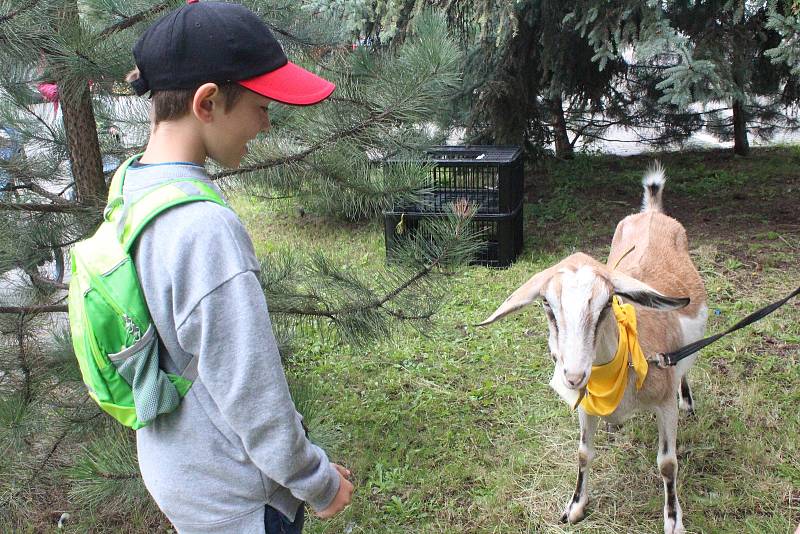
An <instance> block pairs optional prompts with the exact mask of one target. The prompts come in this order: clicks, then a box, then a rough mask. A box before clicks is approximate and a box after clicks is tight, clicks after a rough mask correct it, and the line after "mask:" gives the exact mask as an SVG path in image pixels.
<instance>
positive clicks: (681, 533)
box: [664, 517, 686, 534]
mask: <svg viewBox="0 0 800 534" xmlns="http://www.w3.org/2000/svg"><path fill="white" fill-rule="evenodd" d="M685 533H686V530H685V529H684V528H683V521H682V520H681V518H680V517H677V518H676V519H671V518H669V517H668V518H666V519H665V520H664V534H685Z"/></svg>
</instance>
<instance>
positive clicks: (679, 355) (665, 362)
mask: <svg viewBox="0 0 800 534" xmlns="http://www.w3.org/2000/svg"><path fill="white" fill-rule="evenodd" d="M798 294H800V287H798V288H797V289H795V290H794V291H792V292H791V293H790V294H789V296H788V297H786V298H783V299H781V300H779V301H777V302H773V303H772V304H770V305H769V306H765V307H763V308H761V309H760V310H758V311H756V312H753V313H751V314H750V315H748V316H747V317H745V318H744V319H742V320H741V321H739V322H738V323H736V324H735V325H733V326H732V327H730V328H729V329H728V330H726V331H724V332H722V333H721V334H715V335H713V336H709V337H707V338H705V339H701V340H700V341H695V342H694V343H690V344H688V345H686V346H685V347H681V348H680V349H678V350H674V351H672V352H667V353H666V354H660V353H659V354H656V355H655V358H653V359H651V360H649V361H650V362H653V363H655V364H657V365H658V366H659V367H667V366H670V365H675V364H676V363H678V362H679V361H681V360H682V359H684V358H686V357H688V356H691V355H692V354H694V353H695V352H697V351H698V350H700V349H702V348H703V347H705V346H707V345H710V344H712V343H713V342H715V341H716V340H718V339H719V338H721V337H723V336H727V335H728V334H730V333H731V332H735V331H736V330H739V329H740V328H744V327H745V326H747V325H749V324H752V323H754V322H756V321H758V320H759V319H763V318H764V317H766V316H767V315H769V314H770V313H772V312H774V311H775V310H777V309H778V308H780V307H781V306H783V305H784V304H786V303H787V302H788V301H789V300H790V299H791V298H792V297H795V296H797V295H798Z"/></svg>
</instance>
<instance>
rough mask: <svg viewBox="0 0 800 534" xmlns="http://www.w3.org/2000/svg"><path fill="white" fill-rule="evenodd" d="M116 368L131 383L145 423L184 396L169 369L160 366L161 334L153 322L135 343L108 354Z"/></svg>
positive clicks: (142, 420) (137, 408) (141, 420)
mask: <svg viewBox="0 0 800 534" xmlns="http://www.w3.org/2000/svg"><path fill="white" fill-rule="evenodd" d="M108 358H109V360H111V363H113V364H114V366H115V367H116V368H117V372H118V373H119V374H120V375H121V376H122V378H124V379H125V381H126V382H127V383H128V384H130V386H131V389H132V390H133V402H134V405H135V406H136V418H137V419H138V420H139V421H140V422H141V423H142V424H144V425H146V424H147V423H149V422H150V421H152V420H153V419H155V418H156V416H158V415H159V414H162V413H169V412H171V411H173V410H174V409H175V408H177V407H178V404H179V403H180V401H181V397H180V395H179V393H178V390H177V388H176V387H175V385H174V384H173V383H172V381H171V380H170V379H169V376H168V375H167V373H165V372H164V371H162V370H161V369H160V368H159V367H158V336H157V335H156V331H155V327H154V326H153V325H152V324H151V325H150V326H149V328H148V329H147V331H146V332H145V334H144V335H143V336H142V338H141V339H139V340H138V341H137V342H136V343H135V344H133V345H132V346H130V347H128V348H127V349H125V350H123V351H122V352H118V353H116V354H109V355H108Z"/></svg>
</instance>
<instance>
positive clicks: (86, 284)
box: [68, 155, 226, 430]
mask: <svg viewBox="0 0 800 534" xmlns="http://www.w3.org/2000/svg"><path fill="white" fill-rule="evenodd" d="M136 158H138V155H137V156H133V157H132V158H130V159H128V160H127V161H125V163H123V164H122V165H121V166H120V168H119V169H118V170H117V172H116V174H114V178H113V179H112V181H111V186H110V188H109V189H110V191H109V195H108V205H107V206H106V209H105V211H104V212H103V222H102V223H101V224H100V227H99V228H98V229H97V231H96V232H95V234H94V235H93V236H92V237H90V238H88V239H86V240H84V241H81V242H80V243H77V244H76V245H75V246H74V247H73V249H72V254H71V259H72V261H71V266H72V279H71V280H70V284H69V297H68V299H69V300H68V308H69V324H70V331H71V334H72V344H73V347H74V349H75V356H76V357H77V359H78V364H79V366H80V369H81V375H82V376H83V381H84V383H85V384H86V387H87V388H88V390H89V396H90V397H92V399H94V400H95V402H97V404H98V405H100V408H101V409H102V410H103V411H105V412H107V413H109V414H110V415H111V416H112V417H114V418H115V419H116V420H117V421H119V422H120V423H122V424H123V425H125V426H128V427H131V428H133V429H134V430H135V429H139V428H142V427H144V426H146V425H147V424H149V423H150V422H151V421H153V420H154V419H155V418H156V416H158V415H159V414H163V413H169V412H171V411H173V410H174V409H175V408H177V406H178V404H179V403H180V401H181V399H182V398H183V397H184V396H185V395H186V393H187V392H188V391H189V388H190V387H191V386H192V381H193V380H194V378H195V377H196V374H197V362H196V361H193V362H192V364H190V365H189V366H188V368H187V369H186V370H185V371H184V372H183V374H182V375H175V374H171V373H166V372H164V371H163V370H162V369H160V368H159V362H158V335H157V334H156V330H155V326H154V325H153V322H152V320H151V318H150V312H149V311H148V309H147V303H146V302H145V300H144V296H143V294H142V289H141V286H140V284H139V278H138V277H137V275H136V267H135V265H134V263H133V259H132V258H131V255H130V248H131V246H132V245H133V243H134V242H135V240H136V238H137V236H138V235H139V233H140V232H141V231H142V230H143V229H144V227H145V226H146V225H147V224H148V223H149V222H150V221H151V220H153V218H154V217H156V216H158V215H159V214H160V213H161V212H163V211H165V210H167V209H169V208H171V207H173V206H177V205H179V204H185V203H187V202H195V201H199V200H206V201H211V202H216V203H217V204H220V205H222V206H225V205H226V204H225V201H224V200H223V199H222V197H220V195H219V193H218V192H217V191H215V190H214V188H212V187H210V186H209V185H208V184H206V183H204V182H202V181H198V180H195V179H178V180H171V181H169V182H165V183H163V184H159V185H158V186H155V187H153V188H152V189H150V190H148V191H146V192H145V193H144V194H143V195H142V196H141V197H139V199H138V200H136V201H134V202H132V203H129V204H125V203H124V201H123V198H122V185H123V182H124V180H125V172H126V171H127V169H128V167H129V166H130V164H131V163H132V162H133V161H134V160H135V159H136Z"/></svg>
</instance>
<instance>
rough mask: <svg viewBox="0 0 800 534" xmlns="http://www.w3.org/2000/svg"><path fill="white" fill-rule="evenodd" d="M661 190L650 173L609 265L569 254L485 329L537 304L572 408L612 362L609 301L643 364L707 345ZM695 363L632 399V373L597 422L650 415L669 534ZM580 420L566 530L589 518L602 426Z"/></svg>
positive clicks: (681, 244)
mask: <svg viewBox="0 0 800 534" xmlns="http://www.w3.org/2000/svg"><path fill="white" fill-rule="evenodd" d="M664 182H665V176H664V170H663V168H662V167H661V166H660V165H658V164H656V166H655V167H653V168H651V169H650V170H649V171H648V173H647V174H646V175H645V177H644V179H643V181H642V185H643V186H644V196H643V202H642V211H641V212H640V213H637V214H635V215H630V216H628V217H626V218H625V219H623V220H622V221H621V222H620V223H619V224H618V225H617V230H616V232H615V233H614V239H613V241H612V243H611V252H610V254H609V257H608V262H607V263H606V264H605V265H603V264H602V263H600V262H598V261H596V260H594V259H593V258H591V257H589V256H587V255H586V254H581V253H577V254H573V255H571V256H569V257H567V258H565V259H564V260H562V261H561V262H559V263H557V264H556V265H554V266H552V267H550V268H548V269H546V270H544V271H542V272H540V273H538V274H536V275H534V276H533V277H532V278H531V279H530V280H528V281H527V282H526V283H525V284H524V285H522V286H521V287H520V288H519V289H517V290H516V291H515V292H514V293H513V294H512V295H511V296H510V297H508V299H506V301H505V302H504V303H503V304H502V305H501V306H500V307H499V308H498V309H497V311H495V312H494V313H493V314H492V315H491V316H490V317H489V318H488V319H486V321H484V322H483V323H481V324H482V325H483V324H489V323H491V322H494V321H495V320H497V319H499V318H501V317H503V316H505V315H508V314H509V313H512V312H514V311H516V310H519V309H520V308H522V307H524V306H527V305H528V304H531V303H532V302H533V301H534V300H537V299H542V301H543V306H544V310H545V313H546V315H547V319H548V326H549V330H550V336H549V339H548V344H549V347H550V353H551V356H552V358H553V361H554V363H555V369H556V371H555V375H554V376H553V382H551V384H553V386H554V388H555V389H556V390H561V394H562V396H564V397H565V398H566V397H567V396H569V394H570V393H572V394H573V395H574V397H573V398H574V399H577V398H579V397H580V396H581V395H582V393H583V392H585V387H586V384H587V383H588V381H589V376H590V374H591V371H592V366H593V365H602V364H604V363H608V362H609V361H611V360H612V358H613V357H614V355H615V354H616V351H617V343H618V339H619V331H618V327H617V322H616V319H615V316H614V312H613V311H612V309H611V298H612V296H613V295H618V296H619V297H621V298H622V299H623V301H629V302H632V303H633V304H634V306H635V310H636V316H637V323H638V334H639V342H640V344H641V347H642V350H643V351H644V355H645V357H647V358H650V357H652V356H654V355H655V354H656V353H665V352H669V351H672V350H675V349H677V348H679V347H680V346H682V345H684V344H687V343H691V342H692V341H696V340H698V339H700V338H702V336H703V333H704V331H705V325H706V319H707V317H708V308H707V305H706V292H705V287H704V286H703V281H702V280H701V279H700V275H699V274H698V272H697V269H696V268H695V266H694V264H693V263H692V260H691V259H690V257H689V250H688V242H687V239H686V231H685V230H684V228H683V226H682V225H681V224H680V223H679V222H678V221H676V220H675V219H673V218H671V217H668V216H667V215H665V214H664V213H663V212H662V206H661V196H662V191H663V187H664ZM667 295H673V296H667ZM694 359H695V356H692V357H690V358H687V359H684V360H682V361H681V362H680V363H679V364H678V365H677V366H676V367H669V368H659V367H657V366H656V365H653V364H651V365H650V366H649V369H648V372H647V377H646V379H645V380H644V383H643V384H642V386H641V389H638V390H637V388H636V385H635V382H636V374H635V372H634V371H633V369H632V368H628V384H627V388H626V389H625V393H624V395H623V397H622V400H621V402H620V404H619V405H618V406H617V408H616V409H615V410H614V411H613V412H612V413H610V414H609V415H608V416H604V417H603V419H604V420H606V421H608V422H609V423H611V424H613V425H618V424H621V423H622V422H623V421H624V420H625V419H626V418H627V417H628V416H629V415H630V414H631V413H632V412H633V411H634V410H636V409H637V408H647V409H650V410H653V411H654V412H655V413H656V417H657V420H658V434H659V444H658V467H659V470H660V471H661V476H662V478H663V480H664V532H665V533H667V534H676V533H682V532H684V528H683V519H682V512H681V507H680V504H679V503H678V497H677V492H676V484H677V476H678V462H677V457H676V454H675V439H676V433H677V427H678V402H677V398H678V397H680V406H681V408H684V409H686V410H688V411H689V412H690V413H691V411H692V410H693V401H692V394H691V390H690V388H689V384H688V382H687V381H686V376H685V375H686V371H687V370H688V369H689V367H690V366H691V365H692V364H693V363H694ZM578 417H579V420H580V445H579V448H578V481H577V486H576V488H575V492H574V494H573V495H572V498H571V499H570V500H569V502H568V503H567V505H566V507H565V509H564V512H563V514H562V516H561V521H562V522H567V521H568V522H570V523H576V522H578V521H580V520H581V519H583V518H584V516H585V514H586V504H587V503H588V501H589V497H588V491H587V478H588V472H589V466H590V464H591V462H592V460H593V458H594V456H595V449H594V445H593V440H594V434H595V431H596V429H597V424H598V421H599V419H600V417H598V416H594V415H589V414H587V413H586V411H584V409H583V408H580V407H579V408H578Z"/></svg>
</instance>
